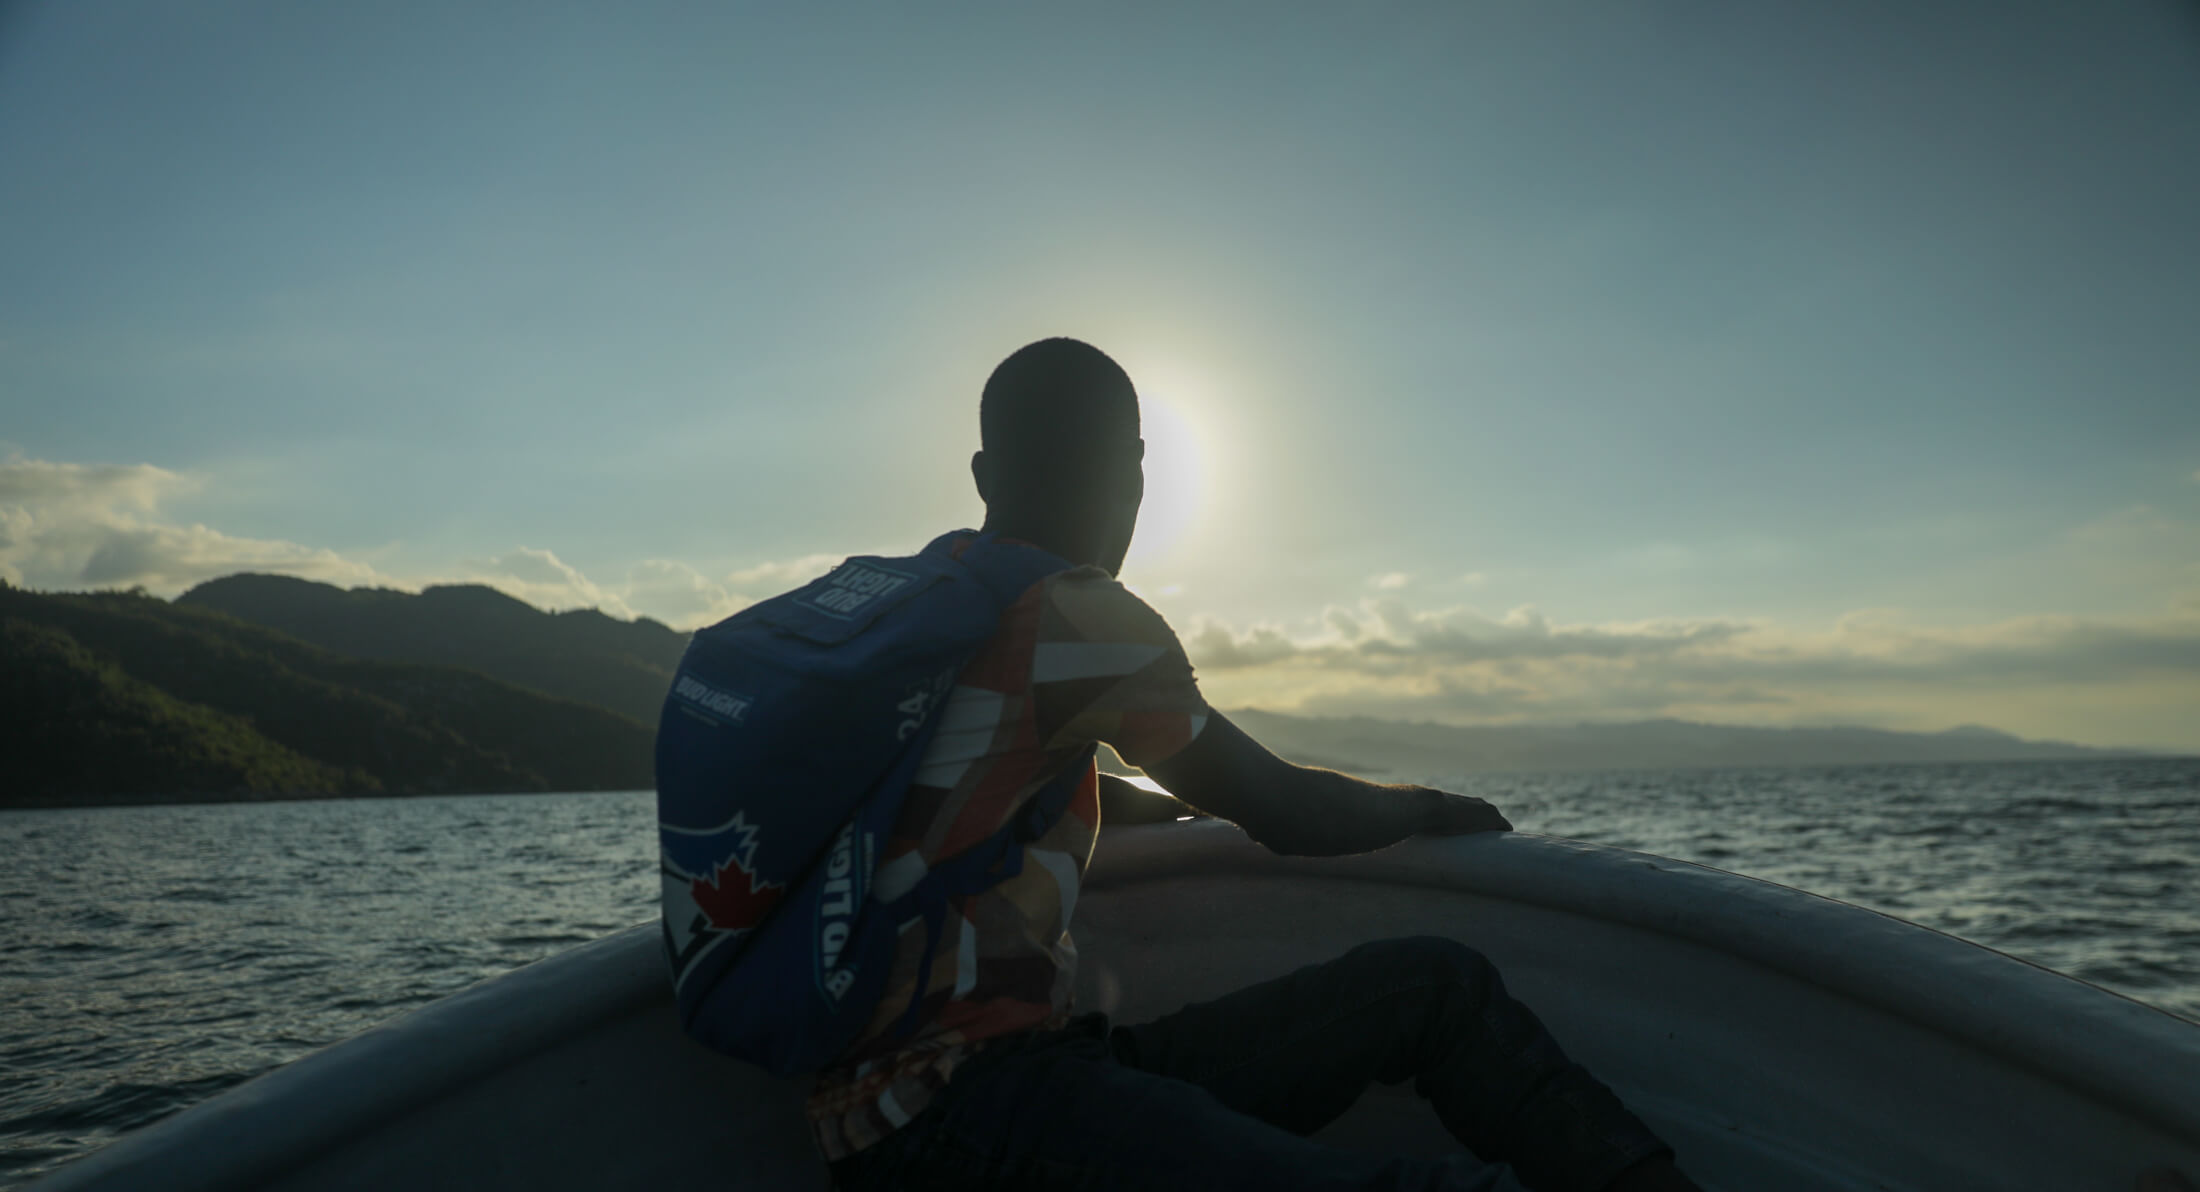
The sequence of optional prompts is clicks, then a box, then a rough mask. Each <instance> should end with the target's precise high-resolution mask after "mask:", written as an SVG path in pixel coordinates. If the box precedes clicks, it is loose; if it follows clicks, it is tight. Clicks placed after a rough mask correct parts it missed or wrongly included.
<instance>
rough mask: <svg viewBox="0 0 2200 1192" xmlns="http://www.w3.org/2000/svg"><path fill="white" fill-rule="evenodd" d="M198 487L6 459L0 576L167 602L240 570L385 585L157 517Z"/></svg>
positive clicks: (279, 549)
mask: <svg viewBox="0 0 2200 1192" xmlns="http://www.w3.org/2000/svg"><path fill="white" fill-rule="evenodd" d="M199 487H200V482H199V481H198V480H197V479H196V478H194V477H189V476H185V475H182V474H180V473H177V472H171V471H169V470H167V469H165V468H159V467H155V466H153V465H151V464H80V463H63V462H56V461H53V460H41V459H25V458H23V457H21V456H9V457H7V458H6V459H0V577H5V578H6V579H7V580H8V581H9V582H11V583H16V584H22V585H24V586H26V587H33V588H48V589H80V588H120V587H132V586H142V587H144V588H146V589H148V590H150V591H153V592H157V593H160V594H162V595H174V594H175V593H177V592H181V591H183V590H184V589H186V588H189V587H191V586H192V585H193V584H196V583H199V582H201V581H204V580H208V579H213V578H215V577H217V576H223V575H229V574H232V573H235V572H238V571H267V572H276V573H279V574H283V575H296V576H302V577H305V578H308V579H318V580H326V581H329V582H333V583H345V584H353V585H357V584H371V583H386V582H388V580H387V577H385V576H383V575H381V574H380V573H378V572H377V571H376V570H375V569H374V568H373V567H370V566H368V565H367V564H365V563H361V562H358V561H357V560H353V559H347V558H345V557H344V556H342V555H340V554H337V553H336V552H335V551H331V550H327V549H323V548H318V547H310V546H303V545H300V544H299V543H295V542H286V541H283V540H281V539H272V538H240V537H237V536H235V535H231V534H224V533H222V532H220V531H218V530H214V529H210V528H208V527H206V526H204V525H198V524H189V525H185V524H178V523H175V522H169V521H163V520H161V519H160V518H159V516H158V515H159V513H160V509H161V506H162V505H163V504H165V503H166V502H168V501H169V500H171V499H173V498H175V497H177V496H181V495H183V494H186V493H190V492H193V491H196V490H197V489H198V488H199Z"/></svg>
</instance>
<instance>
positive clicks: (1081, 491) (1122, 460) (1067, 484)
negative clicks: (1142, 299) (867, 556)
mask: <svg viewBox="0 0 2200 1192" xmlns="http://www.w3.org/2000/svg"><path fill="white" fill-rule="evenodd" d="M978 428H979V440H980V444H981V447H980V450H979V451H978V453H977V454H976V455H974V456H972V457H971V459H970V474H971V476H972V477H973V478H975V479H976V480H977V482H978V495H979V497H981V498H983V499H984V501H985V509H986V514H985V524H986V528H987V529H989V530H993V531H995V532H996V533H1001V534H1007V535H1009V536H1011V537H1016V538H1023V539H1026V540H1028V541H1031V542H1034V543H1037V544H1038V545H1040V546H1044V547H1046V548H1047V549H1049V550H1052V551H1054V552H1055V553H1056V554H1059V555H1061V556H1062V557H1064V558H1066V559H1068V560H1069V561H1070V562H1072V563H1093V564H1097V565H1099V566H1101V567H1104V568H1106V569H1107V570H1108V571H1109V573H1111V574H1112V573H1114V572H1115V571H1117V570H1118V569H1120V568H1121V567H1122V565H1123V555H1124V552H1125V551H1127V550H1129V549H1130V543H1131V530H1132V529H1133V528H1134V527H1135V526H1136V525H1137V522H1138V502H1139V500H1140V498H1142V497H1143V496H1144V495H1145V473H1144V469H1143V467H1142V466H1141V463H1140V461H1141V460H1142V459H1143V458H1144V456H1145V450H1146V444H1145V442H1144V441H1143V440H1141V439H1140V438H1139V437H1138V391H1137V390H1136V389H1134V388H1132V386H1131V379H1130V376H1129V374H1127V373H1125V372H1124V371H1123V369H1122V367H1121V366H1120V365H1118V364H1116V362H1115V361H1113V360H1110V359H1108V355H1107V353H1105V352H1102V351H1101V350H1100V349H1098V348H1095V347H1093V346H1092V345H1091V344H1087V343H1080V342H1079V341H1077V340H1074V339H1042V340H1040V341H1039V342H1037V343H1035V344H1028V345H1026V346H1024V347H1022V348H1019V349H1017V350H1016V352H1015V353H1014V354H1013V355H1011V356H1010V357H1009V358H1008V359H1006V360H1003V361H1001V364H1000V367H998V368H996V369H994V370H993V375H992V376H991V377H989V378H987V380H986V383H985V394H984V396H983V397H982V398H981V399H980V400H979V403H978Z"/></svg>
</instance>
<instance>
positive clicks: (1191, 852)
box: [1085, 820, 2200, 1145]
mask: <svg viewBox="0 0 2200 1192" xmlns="http://www.w3.org/2000/svg"><path fill="white" fill-rule="evenodd" d="M1155 827H1158V828H1160V829H1162V830H1163V831H1165V832H1168V833H1169V834H1168V835H1167V836H1166V837H1160V836H1158V834H1156V838H1154V839H1152V840H1151V841H1150V843H1149V842H1147V841H1141V842H1140V843H1141V845H1142V846H1143V847H1139V848H1134V849H1129V850H1124V849H1121V848H1120V847H1118V849H1117V850H1115V851H1113V852H1111V853H1107V854H1102V855H1096V857H1095V860H1094V863H1093V866H1092V869H1091V872H1090V873H1089V874H1088V876H1087V879H1086V881H1085V889H1087V890H1103V889H1107V888H1110V887H1113V886H1123V885H1130V884H1134V883H1139V882H1147V881H1155V880H1166V879H1168V878H1175V877H1219V876H1243V877H1268V878H1278V879H1304V878H1306V877H1309V876H1313V875H1315V874H1319V875H1321V876H1323V877H1325V878H1330V879H1334V880H1346V881H1363V882H1369V883H1375V884H1384V885H1407V886H1420V887H1424V888H1430V889H1444V890H1455V891H1460V892H1464V893H1470V894H1475V895H1480V896H1483V897H1489V898H1497V899H1503V900H1506V901H1511V902H1518V903H1523V904H1526V905H1530V906H1537V907H1542V908H1545V909H1549V910H1556V911H1562V912H1568V913H1572V914H1577V915H1581V916H1583V917H1586V918H1591V919H1597V920H1603V921H1607V922H1614V923H1619V924H1623V925H1626V926H1629V927H1634V928H1638V929H1641V930H1645V931H1651V932H1656V933H1658V934H1661V935H1666V936H1671V937H1673V938H1676V939H1681V940H1686V941H1688V942H1691V943H1695V944H1700V945H1703V946H1705V947H1707V948H1710V949H1712V950H1713V951H1717V952H1721V953H1724V954H1726V955H1729V956H1733V957H1737V958H1739V959H1743V960H1747V961H1750V962H1752V963H1755V964H1759V965H1762V966H1763V967H1765V968H1768V969H1771V970H1773V971H1776V972H1779V973H1782V974H1785V975H1787V976H1790V977H1793V978H1796V979H1798V980H1802V981H1805V982H1808V983H1810V984H1813V985H1817V986H1820V987H1822V988H1825V989H1828V990H1830V991H1832V992H1835V993H1837V994H1839V995H1840V996H1842V997H1845V998H1848V999H1850V1000H1852V1001H1855V1002H1858V1003H1861V1004H1863V1005H1866V1006H1870V1007H1873V1008H1876V1009H1879V1010H1882V1011H1885V1012H1887V1013H1889V1014H1891V1015H1894V1016H1895V1017H1898V1018H1901V1019H1904V1020H1906V1021H1908V1022H1911V1023H1914V1024H1916V1025H1918V1026H1921V1027H1923V1028H1925V1029H1927V1030H1928V1031H1931V1032H1934V1033H1936V1034H1941V1035H1944V1036H1947V1037H1950V1038H1953V1039H1957V1040H1960V1041H1962V1042H1964V1043H1967V1044H1969V1045H1971V1046H1973V1047H1975V1048H1978V1049H1980V1050H1982V1051H1985V1052H1986V1053H1988V1054H1990V1055H1993V1056H1995V1057H1997V1058H1999V1059H2001V1060H2003V1061H2005V1062H2008V1063H2010V1064H2012V1065H2015V1066H2018V1067H2021V1068H2024V1069H2027V1070H2030V1071H2032V1072H2034V1073H2036V1074H2038V1075H2040V1076H2043V1077H2046V1078H2047V1079H2049V1080H2051V1081H2054V1082H2056V1083H2059V1084H2063V1085H2067V1086H2070V1087H2073V1088H2076V1089H2079V1090H2082V1091H2083V1092H2084V1093H2086V1094H2087V1095H2088V1096H2090V1097H2093V1098H2095V1099H2097V1100H2099V1101H2101V1102H2103V1103H2105V1104H2107V1105H2109V1106H2111V1107H2113V1108H2115V1109H2116V1110H2118V1111H2120V1112H2123V1113H2127V1114H2130V1115H2132V1116H2133V1117H2136V1118H2139V1119H2141V1120H2143V1121H2146V1122H2148V1123H2150V1124H2152V1125H2154V1126H2156V1127H2158V1128H2160V1129H2162V1130H2165V1131H2167V1132H2168V1133H2170V1134H2171V1135H2173V1136H2175V1137H2178V1138H2181V1139H2184V1140H2185V1141H2187V1142H2189V1143H2192V1144H2194V1145H2200V1097H2195V1096H2193V1095H2192V1090H2193V1089H2195V1088H2200V1023H2196V1022H2193V1021H2192V1020H2190V1019H2186V1018H2183V1017H2180V1016H2178V1015H2176V1014H2173V1013H2171V1012H2169V1011H2167V1010H2164V1009H2161V1008H2160V1007H2157V1006H2150V1005H2148V1004H2146V1003H2145V1002H2141V1001H2138V1000H2137V999H2134V998H2131V997H2128V996H2126V995H2124V994H2121V993H2118V992H2116V991H2115V990H2112V989H2104V988H2102V987H2101V986H2098V985H2095V984H2093V983H2092V982H2089V981H2086V980H2084V979H2082V978H2079V977H2073V976H2071V975H2069V974H2067V973H2061V972H2057V971H2055V970H2053V969H2050V968H2047V967H2045V966H2043V965H2040V964H2037V963H2034V962H2032V961H2029V960H2026V959H2024V958H2022V957H2019V956H2011V955H2009V954H2008V953H2006V952H2001V951H1998V950H1996V949H1994V948H1991V947H1988V946H1987V945H1984V944H1980V943H1976V942H1973V941H1971V940H1967V939H1963V938H1961V937H1960V936H1955V935H1950V934H1948V933H1947V932H1944V931H1940V930H1938V929H1936V928H1932V927H1928V926H1925V925H1924V924H1921V923H1913V922H1911V921H1910V920H1908V919H1904V918H1901V917H1899V916H1896V915H1890V914H1887V913H1885V912H1882V911H1876V910H1873V909H1871V908H1869V907H1864V906H1858V905H1856V904H1855V903H1850V902H1843V901H1841V900H1839V899H1835V898H1829V897H1826V896H1824V895H1821V894H1813V893H1811V892H1809V891H1807V890H1800V889H1796V888H1795V887H1792V886H1785V885H1781V884H1780V883H1778V882H1773V881H1768V880H1766V879H1764V878H1758V877H1751V876H1749V875H1747V874H1739V873H1732V872H1729V871H1727V870H1724V869H1718V868H1715V867H1712V866H1709V865H1701V864H1697V863H1695V862H1693V861H1682V860H1677V859H1675V858H1671V857H1663V856H1658V855H1655V854H1651V853H1642V852H1635V851H1632V850H1628V849H1622V848H1617V847H1614V846H1611V845H1602V844H1592V843H1589V842H1585V841H1578V840H1569V839H1566V838H1563V837H1555V836H1543V835H1539V834H1536V833H1531V832H1503V833H1480V834H1475V835H1468V836H1455V837H1417V838H1414V839H1411V840H1407V841H1404V842H1401V843H1399V844H1395V845H1392V846H1390V847H1389V848H1385V849H1379V850H1376V851H1374V852H1370V853H1357V854H1352V855H1348V856H1342V857H1281V856H1278V855H1276V854H1274V853H1272V852H1269V851H1268V850H1267V849H1265V848H1262V847H1261V846H1259V845H1257V844H1254V843H1253V842H1252V841H1251V840H1249V839H1247V838H1246V837H1245V836H1244V835H1243V834H1242V833H1241V832H1238V831H1236V830H1234V828H1232V826H1231V825H1228V824H1226V823H1223V822H1221V821H1214V820H1204V821H1194V822H1192V823H1181V824H1174V825H1156V826H1155ZM1122 831H1123V833H1124V836H1123V837H1117V838H1116V840H1115V843H1116V844H1117V845H1118V846H1120V845H1122V844H1126V843H1129V839H1128V837H1129V834H1130V833H1134V832H1141V833H1153V831H1154V829H1153V828H1151V827H1145V828H1126V829H1122ZM2110 1040H2116V1042H2115V1043H2114V1044H2113V1045H2112V1044H2111V1043H2110V1042H2109V1041H2110Z"/></svg>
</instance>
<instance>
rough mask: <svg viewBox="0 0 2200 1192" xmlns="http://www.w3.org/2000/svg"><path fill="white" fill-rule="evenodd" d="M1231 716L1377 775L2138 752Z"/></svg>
mask: <svg viewBox="0 0 2200 1192" xmlns="http://www.w3.org/2000/svg"><path fill="white" fill-rule="evenodd" d="M1227 715H1228V716H1229V717H1230V719H1231V720H1232V721H1233V722H1235V723H1236V724H1237V725H1238V726H1239V727H1241V728H1243V729H1244V730H1245V731H1246V732H1247V733H1249V734H1251V735H1252V736H1253V737H1254V738H1255V739H1256V740H1258V741H1260V742H1262V743H1263V744H1265V745H1267V746H1268V747H1269V748H1270V749H1273V750H1275V751H1276V752H1277V753H1278V754H1280V755H1282V756H1284V757H1287V758H1290V759H1291V760H1293V761H1298V762H1301V763H1304V764H1307V765H1321V766H1328V767H1330V768H1333V769H1339V770H1345V771H1348V772H1351V773H1355V774H1364V775H1369V776H1375V777H1382V776H1390V777H1394V778H1415V779H1421V778H1427V777H1430V776H1434V775H1443V774H1465V773H1473V772H1478V771H1507V770H1655V769H1670V768H1674V767H1688V766H1812V765H1843V764H1854V763H1867V762H1872V763H1893V762H1988V761H2048V760H2054V759H2076V758H2102V757H2117V756H2125V757H2129V756H2135V755H2137V752H2138V751H2135V750H2124V751H2115V750H2103V749H2089V748H2086V747H2084V746H2081V745H2066V744H2062V743H2060V742H2054V741H2026V740H2021V739H2019V738H2017V737H2013V736H2010V735H2009V734H2008V733H2004V732H1999V731H1997V730H1995V729H1990V728H1983V727H1981V726H1978V725H1964V726H1962V727H1959V728H1952V729H1948V730H1947V731H1945V732H1938V733H1902V732H1891V731H1888V730H1885V729H1873V728H1753V727H1744V726H1738V725H1721V724H1696V723H1692V722H1690V721H1685V720H1638V721H1631V722H1628V723H1623V724H1574V725H1476V726H1458V725H1445V724H1401V723H1399V722H1396V721H1389V720H1370V719H1367V718H1364V717H1352V718H1344V719H1309V718H1305V717H1299V716H1283V715H1278V714H1276V713H1274V712H1262V711H1256V710H1254V709H1250V708H1246V709H1239V710H1237V711H1234V712H1230V713H1227Z"/></svg>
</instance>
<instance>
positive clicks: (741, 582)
mask: <svg viewBox="0 0 2200 1192" xmlns="http://www.w3.org/2000/svg"><path fill="white" fill-rule="evenodd" d="M841 559H842V556H840V555H803V556H802V557H801V558H799V559H789V560H787V561H785V562H783V563H759V564H757V565H756V566H754V567H745V568H742V569H741V570H739V571H730V572H727V573H726V576H725V586H726V588H727V589H728V590H730V591H734V592H744V593H748V594H750V595H751V596H752V597H754V598H758V599H761V598H762V597H765V596H776V595H778V594H779V593H781V592H784V591H787V590H788V589H790V588H795V587H799V586H801V585H803V584H806V583H808V582H810V581H811V580H813V579H816V578H817V577H818V576H821V575H823V574H825V573H826V572H828V571H831V570H832V569H833V568H835V567H838V566H840V563H841Z"/></svg>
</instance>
